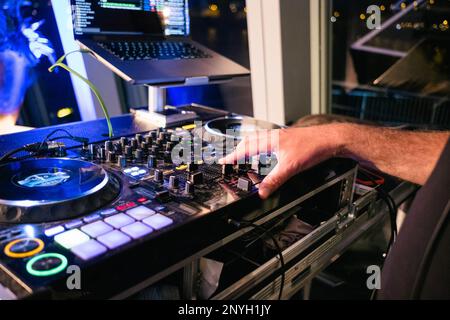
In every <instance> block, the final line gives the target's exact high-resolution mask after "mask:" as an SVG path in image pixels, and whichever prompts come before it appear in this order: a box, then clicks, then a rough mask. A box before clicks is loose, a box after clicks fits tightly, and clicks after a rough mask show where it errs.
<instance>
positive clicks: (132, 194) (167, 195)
mask: <svg viewBox="0 0 450 320" xmlns="http://www.w3.org/2000/svg"><path fill="white" fill-rule="evenodd" d="M243 119H244V120H245V122H247V123H250V124H252V125H254V126H255V127H258V128H261V127H262V128H263V129H264V128H267V129H271V128H275V127H276V126H272V125H270V124H266V123H262V122H257V121H254V120H252V119H250V118H241V117H218V118H217V119H210V120H209V121H208V122H207V125H206V126H204V127H201V128H198V127H196V126H195V125H194V124H192V123H186V124H182V125H180V126H179V127H174V128H166V129H161V128H160V129H157V128H155V129H154V130H149V131H141V130H140V129H136V128H135V129H134V130H129V132H128V134H123V135H121V136H117V137H115V138H113V139H107V140H105V138H104V139H103V140H101V139H98V138H97V139H94V140H97V141H95V142H92V139H91V140H90V142H89V143H84V144H83V145H81V144H77V145H73V146H70V147H68V148H67V149H62V150H59V151H60V152H59V153H57V154H55V155H52V156H49V155H47V156H45V157H43V156H36V157H23V158H21V159H15V160H14V161H9V162H7V163H6V164H3V165H1V166H0V295H3V296H5V295H6V296H8V295H10V296H11V297H12V298H14V299H29V298H53V299H89V298H111V297H113V296H115V295H117V294H119V293H120V292H122V291H124V290H126V289H128V288H130V287H132V286H135V285H137V284H139V283H141V282H143V281H145V280H146V279H148V278H150V277H151V276H152V275H154V274H156V273H158V272H161V270H164V269H165V268H168V267H170V266H172V265H174V264H175V263H177V262H178V261H182V260H183V259H186V258H187V257H189V256H191V255H192V254H193V253H195V252H198V251H200V250H201V249H202V248H205V247H207V246H209V245H211V244H213V243H216V242H218V241H221V239H223V238H225V237H227V236H228V235H230V234H232V233H233V232H236V226H234V225H230V223H229V221H230V219H234V220H235V221H242V220H246V221H254V220H255V219H257V218H258V217H261V216H264V215H267V214H270V213H271V212H273V211H274V210H276V209H278V208H281V207H283V206H285V205H287V204H289V203H292V202H294V201H296V200H297V199H299V198H301V197H302V196H304V195H306V194H308V193H309V192H311V191H312V190H315V189H317V188H319V187H320V186H323V185H326V184H327V183H328V182H330V181H333V180H335V179H336V178H337V177H341V176H343V175H348V173H349V172H350V173H351V172H353V171H354V170H355V167H356V164H355V163H353V162H352V161H349V160H344V159H333V160H330V161H328V162H325V163H324V164H322V165H319V166H318V167H316V168H314V169H312V170H309V171H307V172H305V173H302V174H300V175H298V176H297V177H294V178H293V179H292V180H291V181H289V182H288V183H287V184H286V185H285V186H284V187H283V188H282V189H281V190H279V191H278V192H277V193H276V194H274V195H273V196H272V197H271V198H270V199H268V200H266V201H262V200H261V199H260V198H259V196H258V186H259V183H260V182H261V181H262V179H263V178H264V175H265V174H267V172H264V169H268V168H269V169H270V168H272V167H273V165H274V164H276V158H275V157H274V156H273V157H271V155H260V156H259V157H258V160H256V161H255V159H253V160H252V161H247V162H246V163H243V164H239V165H230V164H226V165H219V164H215V163H211V164H208V163H210V162H208V161H205V159H193V158H192V159H191V160H192V161H188V162H187V163H178V164H174V163H173V162H172V157H171V154H172V152H173V150H174V149H175V148H176V147H177V146H178V145H180V144H183V143H184V142H185V144H184V145H188V146H189V147H190V148H192V149H193V150H194V149H195V148H196V147H198V148H200V149H201V150H203V151H205V148H208V146H210V144H211V141H208V140H207V139H204V140H203V141H197V140H195V139H194V140H193V141H188V139H186V138H185V136H183V135H182V134H181V133H184V134H185V133H186V132H189V133H190V134H193V133H195V131H196V130H197V131H198V130H200V131H205V128H206V129H208V125H210V126H211V125H217V124H218V126H219V127H221V128H225V127H226V128H229V127H230V126H240V124H242V121H244V120H243ZM90 125H94V126H95V122H94V123H91V124H90ZM241 129H242V128H241ZM123 131H124V130H122V131H121V132H123ZM136 131H137V132H136ZM216 132H217V131H216ZM219 135H220V134H219ZM17 137H20V135H19V136H17ZM184 139H185V140H186V141H185V140H184ZM213 156H214V155H213ZM261 157H264V158H265V161H261V159H260V158H261ZM352 191H353V185H351V183H349V182H348V181H347V180H342V184H340V185H339V187H338V189H337V192H336V194H335V195H334V196H333V197H330V198H329V199H328V200H327V201H329V202H330V205H333V206H335V207H337V208H339V207H342V206H344V205H345V204H347V203H348V202H349V201H350V199H351V194H352ZM74 267H75V269H73V268H74ZM73 270H80V275H81V288H82V290H69V289H68V286H67V279H68V277H69V276H70V275H71V274H72V273H71V272H72V271H73Z"/></svg>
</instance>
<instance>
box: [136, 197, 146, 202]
mask: <svg viewBox="0 0 450 320" xmlns="http://www.w3.org/2000/svg"><path fill="white" fill-rule="evenodd" d="M147 200H148V199H147V198H139V199H138V200H137V202H139V203H144V202H147Z"/></svg>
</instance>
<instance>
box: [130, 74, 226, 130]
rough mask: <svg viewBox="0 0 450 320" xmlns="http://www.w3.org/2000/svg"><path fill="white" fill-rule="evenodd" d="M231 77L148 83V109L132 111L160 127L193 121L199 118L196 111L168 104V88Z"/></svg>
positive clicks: (209, 83)
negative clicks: (158, 83)
mask: <svg viewBox="0 0 450 320" xmlns="http://www.w3.org/2000/svg"><path fill="white" fill-rule="evenodd" d="M230 80H231V79H224V80H213V81H211V80H210V79H209V78H208V77H196V78H187V79H186V80H185V82H184V83H181V84H180V83H166V84H161V85H147V87H148V110H142V109H141V110H139V109H135V110H132V112H133V113H134V114H135V116H136V117H138V118H141V119H143V120H145V121H147V122H150V123H151V124H153V125H155V126H158V127H170V126H173V125H176V124H178V123H181V122H186V121H193V120H195V119H197V118H198V115H197V114H196V113H195V112H194V111H186V110H184V109H182V108H177V107H174V106H169V105H167V90H168V89H170V88H179V87H192V86H201V85H212V84H220V83H225V82H228V81H230Z"/></svg>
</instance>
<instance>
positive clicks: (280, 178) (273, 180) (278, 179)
mask: <svg viewBox="0 0 450 320" xmlns="http://www.w3.org/2000/svg"><path fill="white" fill-rule="evenodd" d="M294 174H295V172H293V171H292V170H290V169H288V168H287V167H286V166H282V165H280V163H278V164H277V165H276V166H275V168H274V169H273V170H272V172H270V174H269V175H268V176H267V177H266V178H265V179H264V180H263V181H262V182H261V184H260V186H259V196H260V197H261V198H262V199H267V198H268V197H269V196H270V195H271V194H272V193H274V192H275V191H276V190H277V189H279V188H280V187H281V186H282V185H283V184H284V183H286V182H287V181H288V180H289V179H290V178H291V177H292V176H293V175H294Z"/></svg>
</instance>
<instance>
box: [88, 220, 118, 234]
mask: <svg viewBox="0 0 450 320" xmlns="http://www.w3.org/2000/svg"><path fill="white" fill-rule="evenodd" d="M112 230H113V228H112V227H110V226H109V225H107V224H106V223H104V222H103V221H97V222H94V223H91V224H88V225H85V226H83V227H82V228H81V231H83V232H84V233H87V234H88V235H90V236H91V237H92V238H97V237H98V236H101V235H102V234H105V233H108V232H110V231H112Z"/></svg>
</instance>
